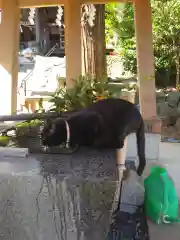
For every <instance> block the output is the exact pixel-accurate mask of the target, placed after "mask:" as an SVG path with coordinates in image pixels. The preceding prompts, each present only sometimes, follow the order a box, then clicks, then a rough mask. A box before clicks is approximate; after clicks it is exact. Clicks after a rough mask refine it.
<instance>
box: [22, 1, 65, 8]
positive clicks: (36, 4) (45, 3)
mask: <svg viewBox="0 0 180 240" xmlns="http://www.w3.org/2000/svg"><path fill="white" fill-rule="evenodd" d="M65 2H66V0H19V7H20V8H31V7H54V6H57V5H64V3H65Z"/></svg>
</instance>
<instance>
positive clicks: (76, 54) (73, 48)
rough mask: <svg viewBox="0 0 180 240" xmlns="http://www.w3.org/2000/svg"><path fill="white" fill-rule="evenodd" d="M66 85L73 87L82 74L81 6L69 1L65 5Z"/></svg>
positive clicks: (76, 2) (78, 3)
mask: <svg viewBox="0 0 180 240" xmlns="http://www.w3.org/2000/svg"><path fill="white" fill-rule="evenodd" d="M64 16H65V18H64V22H65V55H66V84H67V87H68V88H70V87H72V86H73V81H72V80H73V79H76V78H78V77H79V76H80V75H81V73H82V49H81V4H80V2H78V1H70V0H67V1H66V2H65V5H64Z"/></svg>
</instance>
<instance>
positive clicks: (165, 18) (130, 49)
mask: <svg viewBox="0 0 180 240" xmlns="http://www.w3.org/2000/svg"><path fill="white" fill-rule="evenodd" d="M109 5H110V7H109V8H110V9H111V12H113V11H114V13H116V15H114V14H112V16H111V18H110V19H112V18H113V19H115V20H113V21H114V22H115V24H114V23H112V21H110V20H108V21H106V22H108V23H109V24H111V27H110V26H109V25H108V26H109V28H111V31H112V32H113V31H114V32H115V33H116V34H118V38H119V49H120V54H121V56H122V61H123V65H124V69H125V70H126V71H130V72H132V73H133V74H136V72H137V68H136V66H137V63H136V44H135V26H134V9H133V4H132V3H125V4H124V7H123V8H121V14H120V16H121V17H120V18H119V17H118V16H117V10H116V9H117V6H116V8H115V7H114V6H113V5H111V4H109ZM151 6H152V20H153V21H152V28H153V44H154V55H155V67H156V77H157V78H158V79H159V78H166V79H167V81H170V80H171V78H172V77H174V76H175V75H176V73H177V71H179V57H180V50H179V46H180V17H179V16H180V1H177V0H151ZM113 7H114V10H113ZM107 17H108V15H107ZM116 26H118V29H119V30H117V27H116Z"/></svg>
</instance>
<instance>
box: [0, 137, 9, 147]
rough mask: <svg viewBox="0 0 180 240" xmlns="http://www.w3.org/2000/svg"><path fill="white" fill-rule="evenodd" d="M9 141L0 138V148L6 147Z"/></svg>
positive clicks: (5, 138) (7, 138)
mask: <svg viewBox="0 0 180 240" xmlns="http://www.w3.org/2000/svg"><path fill="white" fill-rule="evenodd" d="M9 141H10V137H8V136H0V146H3V147H5V146H8V144H9Z"/></svg>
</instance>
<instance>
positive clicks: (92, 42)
mask: <svg viewBox="0 0 180 240" xmlns="http://www.w3.org/2000/svg"><path fill="white" fill-rule="evenodd" d="M104 14H105V5H104V4H97V5H93V4H91V5H83V7H82V43H83V44H82V48H83V62H84V67H83V68H84V71H83V73H84V74H90V75H91V76H93V77H95V78H102V77H103V76H104V75H106V56H105V49H106V48H105V21H104Z"/></svg>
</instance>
